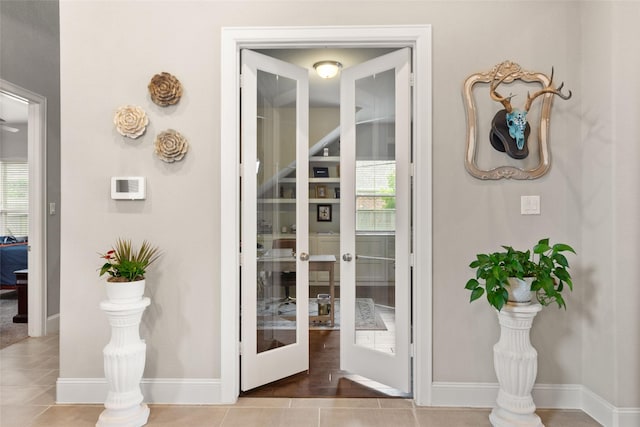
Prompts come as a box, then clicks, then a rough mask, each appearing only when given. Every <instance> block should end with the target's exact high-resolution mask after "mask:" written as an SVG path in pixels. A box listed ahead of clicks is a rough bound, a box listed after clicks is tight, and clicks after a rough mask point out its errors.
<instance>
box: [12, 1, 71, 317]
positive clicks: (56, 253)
mask: <svg viewBox="0 0 640 427" xmlns="http://www.w3.org/2000/svg"><path fill="white" fill-rule="evenodd" d="M0 77H1V78H2V79H3V80H6V81H8V82H10V83H13V84H15V85H18V86H20V87H22V88H24V89H28V90H30V91H32V92H35V93H37V94H39V95H42V96H44V97H46V98H47V160H46V167H47V188H46V192H47V196H46V197H47V203H51V202H52V203H56V205H57V210H58V214H57V215H53V216H47V219H46V221H47V225H46V226H47V272H46V277H47V285H48V288H47V315H49V316H51V315H53V314H56V313H59V312H60V213H61V206H60V19H59V8H58V1H11V0H2V1H0Z"/></svg>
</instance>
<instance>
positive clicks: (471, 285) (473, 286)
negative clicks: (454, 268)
mask: <svg viewBox="0 0 640 427" xmlns="http://www.w3.org/2000/svg"><path fill="white" fill-rule="evenodd" d="M478 286H480V283H479V282H478V281H477V280H476V279H469V281H468V282H467V284H466V285H465V287H464V288H465V289H469V290H470V291H472V290H474V289H476V288H477V287H478Z"/></svg>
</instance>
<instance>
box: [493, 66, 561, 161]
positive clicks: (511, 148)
mask: <svg viewBox="0 0 640 427" xmlns="http://www.w3.org/2000/svg"><path fill="white" fill-rule="evenodd" d="M501 65H505V63H504V62H503V63H502V64H501ZM499 71H500V67H498V68H496V72H495V74H494V75H493V77H492V80H491V86H490V90H489V95H490V96H491V99H493V100H494V101H497V102H499V103H501V104H502V105H503V106H504V109H503V110H500V111H498V112H497V113H496V115H495V116H494V117H493V120H492V122H491V132H490V133H489V139H490V141H491V145H492V146H493V148H495V149H496V150H498V151H502V152H506V153H507V154H508V155H509V157H513V158H514V159H524V158H525V157H527V156H528V155H529V148H528V146H527V139H528V138H529V133H530V132H531V128H530V126H529V123H527V113H528V112H529V109H530V108H531V104H532V103H533V100H534V99H536V98H537V97H539V96H540V95H544V94H545V93H550V94H553V95H558V96H559V97H560V98H562V99H565V100H566V99H569V98H571V91H569V94H568V95H565V94H563V93H562V88H563V87H564V83H561V84H560V86H558V88H557V89H556V88H555V87H553V67H552V68H551V77H550V78H549V84H548V85H547V86H546V87H544V88H542V89H541V90H539V91H537V92H535V93H534V94H533V95H531V94H530V93H528V92H527V102H526V103H525V105H524V110H519V109H514V108H513V107H512V106H511V98H513V95H509V96H508V97H504V96H502V95H500V94H499V93H498V92H497V91H496V89H497V87H498V86H499V85H500V84H501V83H502V82H504V81H505V80H506V79H507V78H508V77H510V76H512V74H513V72H508V73H503V75H502V77H499V76H498V73H499Z"/></svg>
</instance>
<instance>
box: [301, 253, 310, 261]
mask: <svg viewBox="0 0 640 427" xmlns="http://www.w3.org/2000/svg"><path fill="white" fill-rule="evenodd" d="M300 261H309V254H308V253H306V252H300Z"/></svg>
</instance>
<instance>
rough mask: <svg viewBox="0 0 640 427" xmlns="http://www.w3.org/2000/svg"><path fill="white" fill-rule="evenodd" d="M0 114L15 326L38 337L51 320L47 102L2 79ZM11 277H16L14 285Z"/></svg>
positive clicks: (5, 232) (4, 225)
mask: <svg viewBox="0 0 640 427" xmlns="http://www.w3.org/2000/svg"><path fill="white" fill-rule="evenodd" d="M0 112H1V114H0V116H5V117H2V118H3V119H4V120H5V121H4V122H2V123H1V124H2V129H0V132H2V133H3V135H2V138H1V139H2V147H1V150H0V157H1V158H0V161H2V163H3V168H2V173H3V174H4V177H3V179H5V178H6V179H10V180H13V183H12V184H11V185H10V187H7V189H5V190H7V191H5V192H3V196H2V200H1V202H2V206H0V209H1V211H2V215H3V218H2V229H0V236H3V237H4V239H3V240H4V246H5V247H4V250H6V251H9V252H11V253H5V254H3V260H4V259H5V255H6V257H7V258H6V259H7V261H9V260H10V261H11V262H6V263H5V262H0V265H2V266H3V269H6V268H9V269H11V270H13V271H7V272H6V273H8V276H7V275H5V276H6V277H5V279H6V280H3V282H5V281H9V282H10V284H13V285H15V286H16V293H17V297H18V301H17V310H18V313H17V315H16V317H15V318H14V319H13V320H12V322H13V321H16V322H17V323H26V324H27V334H28V336H32V337H37V336H41V335H44V334H45V333H46V322H47V316H46V249H45V248H46V226H45V222H46V218H45V209H44V207H45V200H46V199H45V194H46V190H45V189H46V186H45V176H46V174H45V163H46V162H45V160H46V154H45V153H46V98H44V97H43V96H41V95H38V94H36V93H33V92H31V91H29V90H26V89H24V88H21V87H19V86H17V85H14V84H12V83H9V82H7V81H5V80H2V79H0ZM9 190H10V191H9ZM13 261H15V262H16V263H14V262H13ZM11 266H16V269H15V270H14V269H13V267H11ZM18 266H19V267H20V268H18ZM10 276H14V277H15V279H14V280H13V282H12V283H11V281H10V280H9V279H10ZM3 284H5V283H3Z"/></svg>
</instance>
